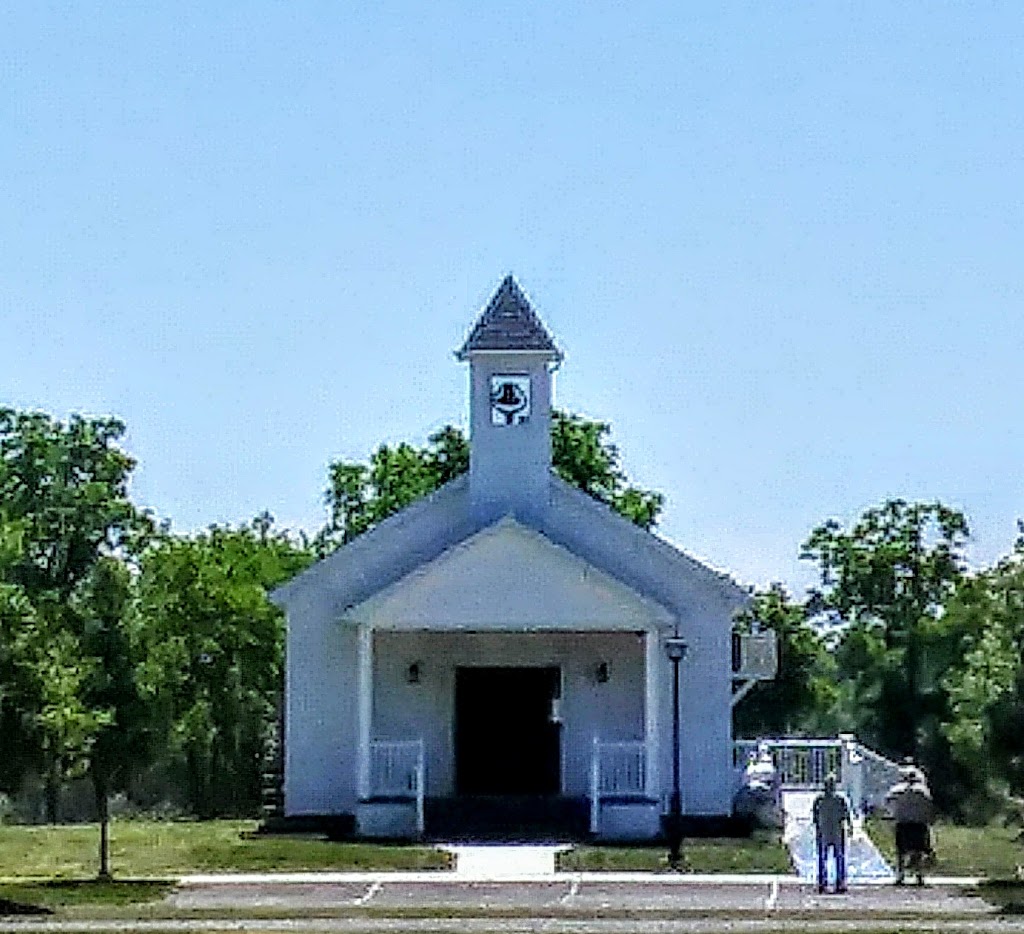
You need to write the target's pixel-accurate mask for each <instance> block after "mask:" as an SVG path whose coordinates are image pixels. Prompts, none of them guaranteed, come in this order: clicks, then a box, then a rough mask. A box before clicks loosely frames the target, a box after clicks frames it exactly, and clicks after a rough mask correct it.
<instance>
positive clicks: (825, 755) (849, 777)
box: [733, 733, 899, 813]
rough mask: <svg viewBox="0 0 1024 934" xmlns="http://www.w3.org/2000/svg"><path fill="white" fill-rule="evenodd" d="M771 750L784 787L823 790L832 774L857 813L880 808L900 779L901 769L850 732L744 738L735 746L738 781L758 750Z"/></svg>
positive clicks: (734, 759)
mask: <svg viewBox="0 0 1024 934" xmlns="http://www.w3.org/2000/svg"><path fill="white" fill-rule="evenodd" d="M761 745H765V746H767V747H768V749H769V750H770V751H771V754H772V760H773V761H774V763H775V768H776V769H777V770H778V772H779V779H780V782H781V784H782V787H783V788H791V789H801V788H806V789H812V788H820V787H821V785H822V784H823V783H824V781H825V776H826V775H829V774H832V775H835V777H836V782H837V784H838V785H839V788H840V790H841V791H842V792H843V793H844V794H845V795H846V798H847V800H848V801H849V802H850V804H851V806H852V807H853V809H854V810H855V811H856V812H857V813H863V812H864V811H866V810H870V809H873V808H877V807H879V806H881V804H882V801H883V800H884V799H885V795H886V792H887V791H888V790H889V788H890V787H892V785H893V784H895V783H896V782H897V781H898V780H899V766H898V765H897V764H896V763H895V762H892V761H890V760H889V759H886V758H885V757H884V756H881V755H879V754H878V753H877V752H874V751H873V750H871V749H868V748H867V747H866V746H864V745H862V744H861V743H858V742H857V740H856V738H855V737H854V736H853V735H852V734H850V733H841V734H840V735H839V737H838V738H836V739H778V738H769V739H761V740H753V739H741V740H737V741H736V742H735V743H734V745H733V765H734V767H735V769H736V774H737V780H738V781H739V780H741V779H742V774H743V770H744V768H745V767H746V765H747V762H748V761H749V760H750V757H751V755H753V754H755V753H756V751H757V749H758V747H759V746H761Z"/></svg>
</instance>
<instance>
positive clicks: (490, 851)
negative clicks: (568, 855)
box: [439, 843, 572, 881]
mask: <svg viewBox="0 0 1024 934" xmlns="http://www.w3.org/2000/svg"><path fill="white" fill-rule="evenodd" d="M439 849H442V850H445V851H446V852H448V853H451V854H452V855H453V856H454V857H455V875H456V877H457V878H459V879H472V880H476V881H498V880H502V879H536V878H544V877H551V876H553V875H554V874H555V859H556V858H557V856H558V854H559V853H560V852H562V851H563V850H571V849H572V844H570V843H555V844H548V845H538V846H533V845H528V844H521V845H519V844H513V845H504V844H494V845H487V844H468V843H451V844H447V843H442V844H441V845H440V847H439Z"/></svg>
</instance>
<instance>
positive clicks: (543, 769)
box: [455, 668, 561, 795]
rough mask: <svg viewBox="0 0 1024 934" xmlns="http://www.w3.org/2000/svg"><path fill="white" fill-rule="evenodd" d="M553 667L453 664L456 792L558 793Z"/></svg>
mask: <svg viewBox="0 0 1024 934" xmlns="http://www.w3.org/2000/svg"><path fill="white" fill-rule="evenodd" d="M560 690H561V673H560V671H559V669H558V668H457V669H456V671H455V789H456V792H457V793H458V794H459V795H557V794H559V793H560V791H561V751H560V748H559V747H560V727H559V725H558V723H556V722H555V721H554V719H553V717H552V714H553V702H554V700H555V699H556V698H557V697H558V696H559V694H560Z"/></svg>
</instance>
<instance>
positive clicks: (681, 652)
mask: <svg viewBox="0 0 1024 934" xmlns="http://www.w3.org/2000/svg"><path fill="white" fill-rule="evenodd" d="M687 649H689V646H688V645H687V644H686V640H685V639H682V638H680V637H679V636H670V637H669V638H668V639H666V640H665V654H666V655H667V656H668V660H669V661H670V662H672V797H671V799H670V800H669V807H668V811H669V813H668V821H667V826H666V828H665V831H666V832H665V836H666V837H667V838H668V864H669V866H670V867H671V868H672V869H679V868H680V865H681V864H682V852H681V847H682V843H683V808H682V797H681V795H680V793H679V663H680V662H681V661H682V660H683V659H684V658H686V652H687Z"/></svg>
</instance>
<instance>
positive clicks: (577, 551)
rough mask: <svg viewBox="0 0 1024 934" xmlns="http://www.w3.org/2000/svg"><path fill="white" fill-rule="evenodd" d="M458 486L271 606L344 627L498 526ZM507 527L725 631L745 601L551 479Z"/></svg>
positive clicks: (347, 549) (717, 576) (336, 558)
mask: <svg viewBox="0 0 1024 934" xmlns="http://www.w3.org/2000/svg"><path fill="white" fill-rule="evenodd" d="M467 481H468V475H466V474H463V475H461V476H460V477H457V478H456V479H455V480H452V481H451V482H450V483H448V484H446V485H445V486H444V487H442V488H441V489H440V490H438V491H436V492H435V493H432V494H430V495H429V496H425V497H423V499H420V500H417V501H416V502H415V503H412V504H410V505H409V506H407V507H406V508H405V509H403V510H402V511H401V512H398V513H396V514H395V515H393V516H391V517H390V518H388V519H386V520H384V521H383V522H382V523H381V524H380V525H378V526H376V527H375V528H373V529H371V530H370V531H368V532H365V533H364V534H362V535H360V536H359V537H358V538H356V539H355V540H354V541H352V542H350V543H349V544H347V545H345V546H344V547H342V548H339V549H338V550H337V551H335V552H334V553H333V554H331V555H328V556H327V557H326V558H324V559H322V560H321V561H318V562H317V563H316V564H314V565H312V566H311V567H309V568H307V569H306V570H305V571H303V572H302V573H301V574H299V575H297V576H296V577H294V578H292V580H290V581H288V582H287V583H285V584H283V585H282V586H280V587H278V588H277V589H276V590H275V591H274V592H273V593H272V595H271V598H272V599H273V601H274V602H275V603H276V604H277V605H278V606H281V607H284V608H288V609H289V612H291V609H292V608H294V609H295V610H297V611H300V613H299V616H298V617H296V619H298V618H300V617H301V616H302V615H303V614H305V613H306V612H307V611H308V608H309V607H311V606H313V605H315V606H316V607H318V610H317V612H322V613H324V614H326V617H327V618H330V619H334V620H342V619H349V620H351V619H352V617H351V616H348V615H347V614H348V612H349V611H350V610H352V609H353V608H354V607H356V606H358V605H359V604H362V603H364V602H366V601H368V600H370V598H372V597H374V596H376V595H378V594H383V593H384V592H385V591H387V589H388V588H389V587H391V586H392V585H394V584H396V583H398V582H399V581H401V580H402V579H403V578H409V579H410V580H412V579H413V578H411V577H409V575H415V574H416V572H418V571H420V570H421V569H425V568H426V567H428V566H429V565H431V563H432V562H434V561H435V559H438V558H440V557H441V556H442V555H443V554H444V553H446V552H452V549H456V548H457V546H459V545H460V544H461V543H463V542H466V541H468V540H469V539H471V538H472V537H473V536H475V535H477V533H479V532H481V531H482V530H484V529H487V528H489V527H491V526H493V525H494V524H495V523H496V522H499V521H500V520H501V518H502V517H501V516H498V515H493V516H490V517H487V516H486V515H483V514H478V513H476V512H474V510H473V509H472V507H471V502H470V499H469V484H468V482H467ZM514 518H515V520H516V522H517V524H519V525H521V526H523V527H524V528H525V527H529V528H532V529H533V530H534V531H535V532H536V533H539V535H540V536H543V538H544V539H546V540H547V542H548V543H549V544H550V545H552V546H557V547H558V548H560V549H563V550H564V551H565V552H566V553H567V554H570V555H575V556H576V558H578V559H579V560H580V561H581V562H583V563H584V564H585V565H588V566H591V567H593V568H595V569H597V570H598V571H600V572H602V574H604V575H608V576H609V577H610V578H614V579H615V580H617V581H618V582H620V583H621V584H622V585H624V586H625V587H626V588H628V589H629V590H630V591H632V592H633V593H635V594H637V595H638V596H639V597H640V598H644V599H646V600H650V601H653V602H654V603H656V604H658V605H660V606H661V607H664V608H666V609H668V610H669V611H670V612H672V613H676V614H679V615H682V616H690V617H693V618H700V619H703V620H705V621H707V622H711V620H712V619H713V620H716V621H717V622H716V623H715V625H722V626H724V627H729V626H731V617H732V611H734V610H737V609H739V608H740V607H742V606H743V605H745V604H746V603H747V602H748V601H749V599H750V597H749V595H748V594H747V593H746V591H744V590H743V588H741V587H739V586H738V585H737V584H736V583H735V582H733V581H732V580H731V579H730V578H729V577H728V575H725V574H722V573H720V572H717V571H715V570H713V569H712V568H710V567H708V566H707V565H705V564H703V563H702V562H700V561H698V560H696V559H694V558H692V557H690V556H689V555H687V554H685V553H684V552H682V551H680V550H679V549H678V548H676V547H675V546H673V545H672V544H670V543H669V542H667V541H665V540H664V539H662V538H659V537H658V536H657V535H655V534H653V533H651V532H647V531H645V530H644V529H642V528H640V527H639V526H637V525H634V524H633V523H632V522H630V521H629V520H628V519H626V518H624V517H623V516H620V515H619V514H618V513H616V512H615V511H614V510H612V509H611V508H609V507H608V506H606V505H605V504H604V503H600V502H598V501H597V500H595V499H593V498H592V497H591V496H589V495H587V494H586V493H584V492H583V491H582V490H579V489H577V488H576V487H574V486H572V485H571V484H569V483H566V482H565V481H564V480H562V479H561V478H559V477H558V476H557V475H556V474H554V473H552V476H551V500H550V502H549V504H548V508H547V509H545V510H543V512H542V513H541V514H539V515H535V516H532V517H520V516H514ZM452 553H454V552H452ZM304 607H305V608H307V609H302V608H304ZM709 611H710V612H711V615H710V616H709V615H708V612H709Z"/></svg>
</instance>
